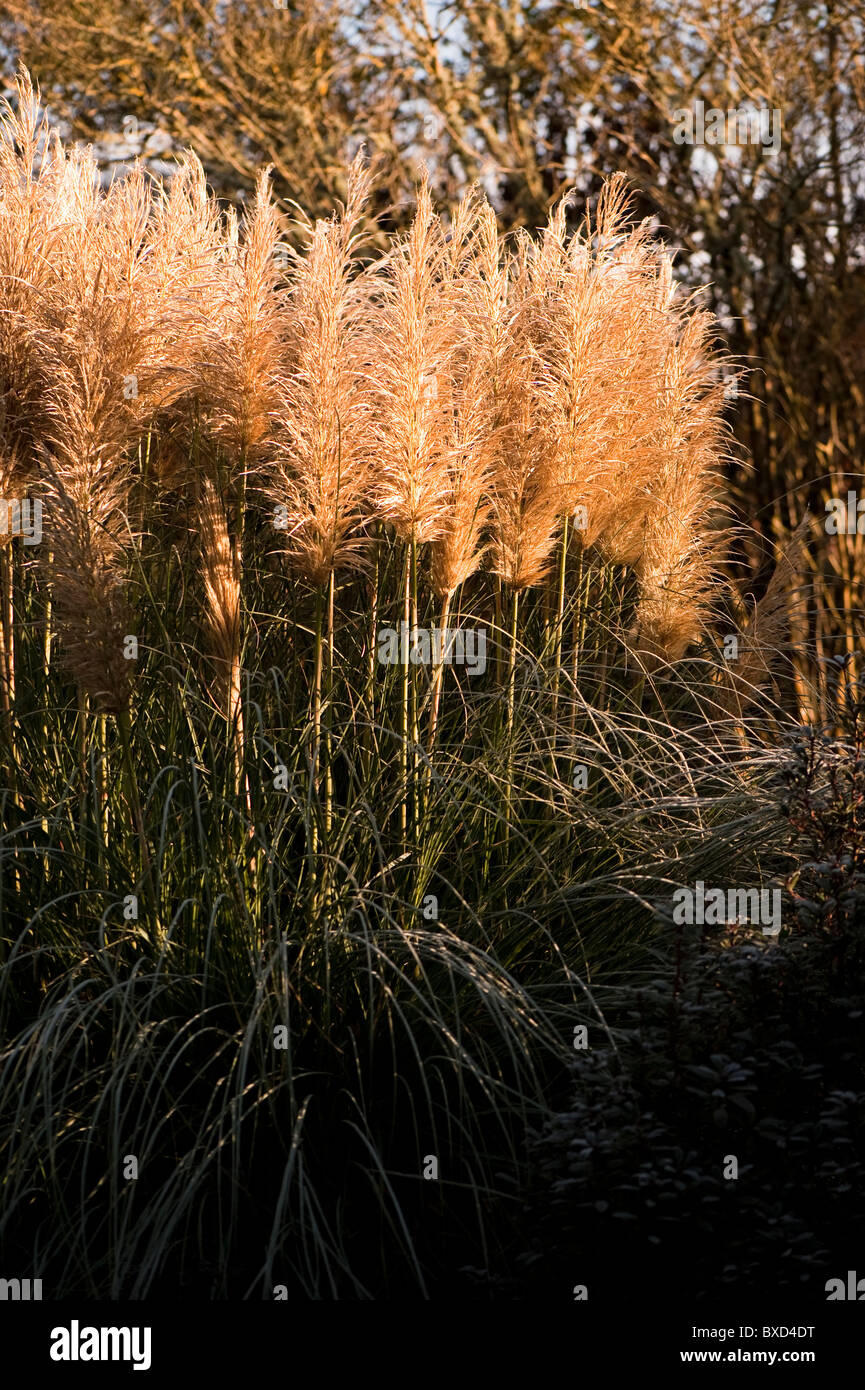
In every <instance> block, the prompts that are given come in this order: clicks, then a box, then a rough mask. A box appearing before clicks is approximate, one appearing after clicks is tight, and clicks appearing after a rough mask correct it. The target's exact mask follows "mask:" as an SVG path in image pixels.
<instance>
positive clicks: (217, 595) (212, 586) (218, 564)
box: [197, 476, 241, 729]
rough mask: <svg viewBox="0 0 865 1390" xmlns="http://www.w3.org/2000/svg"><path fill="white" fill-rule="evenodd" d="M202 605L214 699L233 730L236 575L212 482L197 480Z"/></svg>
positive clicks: (236, 714)
mask: <svg viewBox="0 0 865 1390" xmlns="http://www.w3.org/2000/svg"><path fill="white" fill-rule="evenodd" d="M197 510H198V519H199V527H200V537H201V557H202V562H203V566H204V590H205V596H206V600H207V601H206V605H205V611H204V620H205V625H206V631H207V634H208V639H209V650H210V653H211V658H212V660H213V663H214V666H215V668H216V684H215V698H216V701H217V704H218V707H219V709H220V710H221V711H222V713H223V714H224V715H225V718H226V720H227V721H228V725H229V728H231V729H233V727H234V723H235V721H236V720H238V719H240V717H241V703H240V693H241V692H240V666H239V661H238V654H239V651H240V573H239V570H238V560H237V552H236V548H235V546H234V545H233V544H232V541H231V537H230V535H229V532H228V520H227V518H226V515H225V508H224V507H223V505H222V502H221V500H220V498H219V495H218V493H217V491H216V487H215V485H214V483H213V480H212V479H211V478H209V477H207V476H204V477H203V478H202V480H201V486H200V491H199V501H198V509H197Z"/></svg>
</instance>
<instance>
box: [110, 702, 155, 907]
mask: <svg viewBox="0 0 865 1390" xmlns="http://www.w3.org/2000/svg"><path fill="white" fill-rule="evenodd" d="M117 732H118V734H119V735H120V747H121V750H122V753H123V774H124V782H125V787H126V799H127V801H128V803H129V806H130V809H131V811H132V816H133V819H134V821H135V828H136V830H137V832H138V840H139V844H140V846H141V867H142V878H143V883H144V892H145V895H146V897H147V901H148V905H149V907H150V912H151V916H152V920H153V924H154V927H156V928H157V929H158V926H159V914H158V908H157V903H156V888H155V884H154V882H153V866H152V864H151V860H150V850H149V848H148V845H147V832H146V830H145V826H144V814H143V812H142V809H141V797H140V796H139V793H138V778H137V777H136V775H135V765H134V763H133V761H132V726H131V723H130V719H129V710H128V709H122V710H120V711H119V712H118V715H117Z"/></svg>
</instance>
